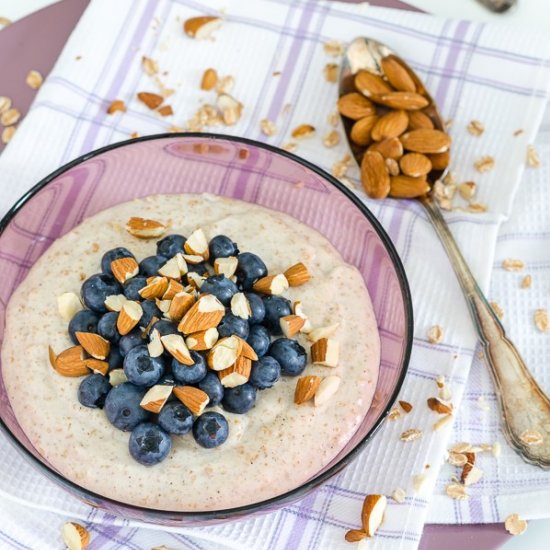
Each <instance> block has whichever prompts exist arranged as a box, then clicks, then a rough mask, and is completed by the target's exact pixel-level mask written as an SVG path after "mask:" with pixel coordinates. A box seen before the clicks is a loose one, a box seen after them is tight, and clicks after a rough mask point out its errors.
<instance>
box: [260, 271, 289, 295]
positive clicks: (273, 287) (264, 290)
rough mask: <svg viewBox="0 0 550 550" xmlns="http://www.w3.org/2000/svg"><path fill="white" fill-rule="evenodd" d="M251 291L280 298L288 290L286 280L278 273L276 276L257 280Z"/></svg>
mask: <svg viewBox="0 0 550 550" xmlns="http://www.w3.org/2000/svg"><path fill="white" fill-rule="evenodd" d="M252 289H253V290H254V291H255V292H259V293H260V294H267V295H269V296H280V295H281V294H283V292H285V291H286V290H288V281H287V278H286V277H285V276H284V275H283V274H282V273H279V274H278V275H268V276H267V277H262V278H261V279H258V280H257V281H256V282H255V283H254V284H253V285H252Z"/></svg>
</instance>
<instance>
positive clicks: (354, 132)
mask: <svg viewBox="0 0 550 550" xmlns="http://www.w3.org/2000/svg"><path fill="white" fill-rule="evenodd" d="M377 121H378V117H377V116H376V115H368V116H366V117H364V118H362V119H360V120H358V121H357V122H356V123H355V124H354V125H353V126H352V128H351V132H350V137H351V140H352V141H353V143H355V144H357V145H368V144H369V143H370V142H371V141H372V137H371V131H372V129H373V128H374V125H375V124H376V122H377Z"/></svg>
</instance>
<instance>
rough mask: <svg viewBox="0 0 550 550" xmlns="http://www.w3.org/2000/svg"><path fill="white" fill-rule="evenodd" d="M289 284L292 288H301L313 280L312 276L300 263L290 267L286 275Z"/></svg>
mask: <svg viewBox="0 0 550 550" xmlns="http://www.w3.org/2000/svg"><path fill="white" fill-rule="evenodd" d="M284 275H285V277H286V279H287V281H288V284H289V285H290V286H300V285H303V284H305V283H307V282H308V281H309V280H310V279H311V275H310V274H309V271H308V269H307V267H306V266H305V265H304V264H303V263H302V262H298V263H297V264H294V265H293V266H291V267H289V268H288V269H287V270H286V271H285V273H284Z"/></svg>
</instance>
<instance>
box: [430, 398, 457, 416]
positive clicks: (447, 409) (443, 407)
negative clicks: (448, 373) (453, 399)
mask: <svg viewBox="0 0 550 550" xmlns="http://www.w3.org/2000/svg"><path fill="white" fill-rule="evenodd" d="M427 403H428V408H429V409H430V410H431V411H434V412H436V413H437V414H452V412H453V407H452V406H451V405H447V403H443V401H441V400H440V399H438V398H437V397H430V398H429V399H428V401H427Z"/></svg>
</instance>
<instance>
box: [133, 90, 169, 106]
mask: <svg viewBox="0 0 550 550" xmlns="http://www.w3.org/2000/svg"><path fill="white" fill-rule="evenodd" d="M137 97H138V99H139V100H140V101H141V102H142V103H143V104H145V105H146V106H147V107H149V109H151V110H155V109H156V108H157V107H160V106H161V105H162V102H163V101H164V98H163V97H162V96H161V95H159V94H154V93H152V92H139V93H138V95H137Z"/></svg>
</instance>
